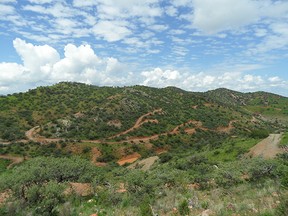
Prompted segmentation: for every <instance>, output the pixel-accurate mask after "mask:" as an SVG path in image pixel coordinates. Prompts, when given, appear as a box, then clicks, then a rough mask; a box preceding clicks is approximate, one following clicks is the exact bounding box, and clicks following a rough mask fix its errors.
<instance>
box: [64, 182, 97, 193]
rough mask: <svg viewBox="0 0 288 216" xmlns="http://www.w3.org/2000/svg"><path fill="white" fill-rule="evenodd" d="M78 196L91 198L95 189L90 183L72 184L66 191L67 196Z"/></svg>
mask: <svg viewBox="0 0 288 216" xmlns="http://www.w3.org/2000/svg"><path fill="white" fill-rule="evenodd" d="M73 193H75V194H77V195H79V196H83V197H84V196H89V195H91V194H92V193H93V188H92V186H91V184H90V183H76V182H70V183H69V187H68V188H67V189H66V190H65V191H64V194H65V195H70V194H73Z"/></svg>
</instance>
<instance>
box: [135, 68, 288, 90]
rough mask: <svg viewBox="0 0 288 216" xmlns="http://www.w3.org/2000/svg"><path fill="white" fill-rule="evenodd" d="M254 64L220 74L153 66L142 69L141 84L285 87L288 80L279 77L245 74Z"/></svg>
mask: <svg viewBox="0 0 288 216" xmlns="http://www.w3.org/2000/svg"><path fill="white" fill-rule="evenodd" d="M248 68H250V69H252V68H255V66H253V65H252V66H249V65H248V66H244V65H243V66H236V68H235V71H230V72H224V73H222V74H218V73H217V74H215V73H208V72H200V73H192V74H191V73H181V72H179V71H177V70H162V69H161V68H155V69H153V70H151V71H144V72H142V73H141V75H142V76H143V78H144V81H143V82H142V84H143V85H148V86H154V87H166V86H171V85H173V86H177V87H179V88H182V89H185V90H190V91H205V90H209V89H216V88H220V87H226V88H229V89H233V90H237V91H257V90H260V89H261V90H267V91H269V90H271V89H273V88H286V89H287V86H286V87H285V84H286V85H287V84H288V82H287V81H284V80H282V79H280V78H279V77H267V78H264V77H262V76H259V75H253V74H249V73H248V74H247V73H246V72H245V71H246V70H249V69H248Z"/></svg>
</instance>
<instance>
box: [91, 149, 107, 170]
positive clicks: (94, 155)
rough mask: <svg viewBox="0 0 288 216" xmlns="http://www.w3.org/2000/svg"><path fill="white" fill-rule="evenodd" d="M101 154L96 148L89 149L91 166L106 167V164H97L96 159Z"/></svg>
mask: <svg viewBox="0 0 288 216" xmlns="http://www.w3.org/2000/svg"><path fill="white" fill-rule="evenodd" d="M101 155H102V154H101V152H100V150H99V149H98V148H96V147H93V148H92V149H91V161H92V163H93V164H95V165H96V166H99V167H103V166H106V165H107V164H106V163H103V162H98V161H97V159H98V158H99V157H100V156H101Z"/></svg>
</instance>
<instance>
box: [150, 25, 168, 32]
mask: <svg viewBox="0 0 288 216" xmlns="http://www.w3.org/2000/svg"><path fill="white" fill-rule="evenodd" d="M148 28H149V29H151V30H154V31H158V32H162V31H165V30H167V29H168V26H167V25H160V24H155V25H150V26H148Z"/></svg>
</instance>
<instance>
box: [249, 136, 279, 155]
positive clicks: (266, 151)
mask: <svg viewBox="0 0 288 216" xmlns="http://www.w3.org/2000/svg"><path fill="white" fill-rule="evenodd" d="M281 136H282V135H281V134H270V135H269V137H267V138H266V139H263V140H262V141H261V142H259V143H258V144H256V145H255V146H253V147H252V148H251V149H250V151H249V153H248V155H249V156H250V155H251V156H252V157H257V156H262V157H263V158H266V159H269V158H274V157H275V156H276V155H277V154H278V153H282V152H283V149H281V148H279V146H278V145H279V143H280V141H281Z"/></svg>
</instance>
